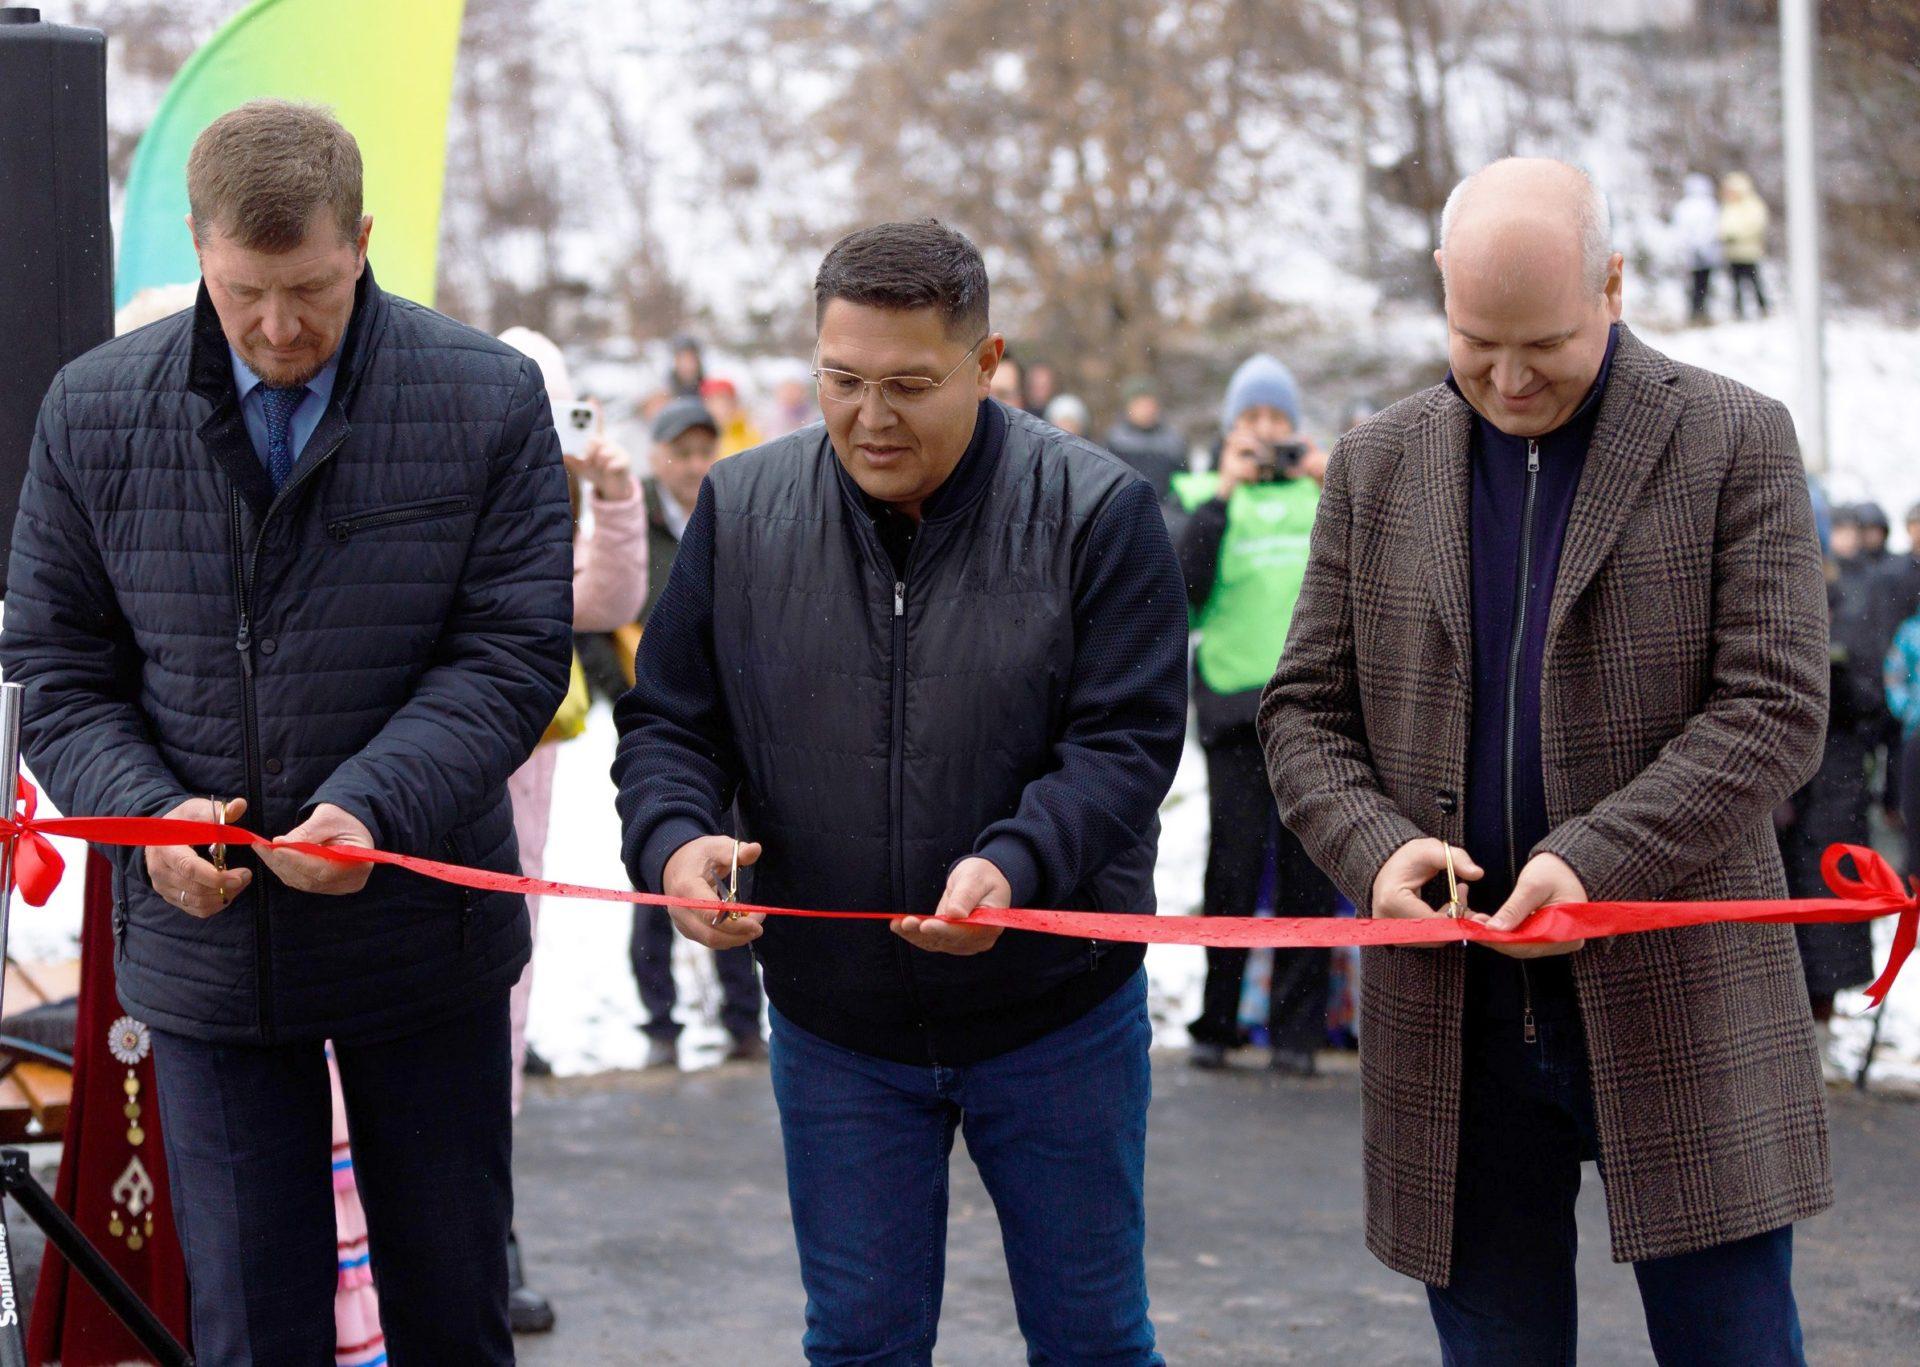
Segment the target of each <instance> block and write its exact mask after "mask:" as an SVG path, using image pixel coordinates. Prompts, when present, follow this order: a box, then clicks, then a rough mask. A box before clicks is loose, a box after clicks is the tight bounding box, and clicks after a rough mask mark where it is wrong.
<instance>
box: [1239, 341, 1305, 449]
mask: <svg viewBox="0 0 1920 1367" xmlns="http://www.w3.org/2000/svg"><path fill="white" fill-rule="evenodd" d="M1261 407H1265V408H1277V409H1279V410H1280V411H1281V412H1282V413H1285V414H1286V415H1287V417H1288V418H1289V419H1291V420H1292V422H1293V425H1294V426H1295V427H1298V426H1299V425H1300V386H1299V385H1298V384H1296V383H1294V379H1293V372H1292V371H1291V370H1288V369H1287V368H1286V367H1285V366H1284V365H1282V364H1280V362H1279V361H1277V360H1275V359H1274V358H1273V357H1271V356H1269V355H1267V354H1266V353H1265V352H1261V353H1260V354H1259V355H1257V356H1249V357H1247V359H1246V360H1244V361H1242V362H1241V363H1240V368H1239V369H1238V370H1236V371H1234V372H1233V378H1232V379H1231V380H1229V381H1227V398H1226V402H1224V403H1222V404H1221V405H1220V428H1221V430H1222V431H1225V430H1227V429H1229V428H1231V427H1232V426H1233V425H1234V423H1235V422H1237V421H1239V419H1240V415H1241V414H1242V413H1244V412H1246V411H1247V410H1248V409H1249V408H1261Z"/></svg>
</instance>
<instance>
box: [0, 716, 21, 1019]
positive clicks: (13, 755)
mask: <svg viewBox="0 0 1920 1367" xmlns="http://www.w3.org/2000/svg"><path fill="white" fill-rule="evenodd" d="M25 699H26V689H24V688H22V687H21V686H20V685H19V684H15V683H0V784H4V785H5V787H6V796H5V799H4V801H5V804H6V806H5V811H6V813H7V815H8V816H9V817H11V816H13V814H14V812H15V811H16V810H18V802H17V795H18V793H19V791H20V716H21V708H22V706H23V705H24V702H25ZM16 843H17V840H15V839H7V840H0V958H4V956H5V954H6V951H7V929H8V920H9V918H10V917H11V915H12V913H13V858H14V846H15V844H16ZM5 998H6V974H4V973H0V1011H4V1009H5Z"/></svg>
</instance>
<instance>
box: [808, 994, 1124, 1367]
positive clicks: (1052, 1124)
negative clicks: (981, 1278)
mask: <svg viewBox="0 0 1920 1367" xmlns="http://www.w3.org/2000/svg"><path fill="white" fill-rule="evenodd" d="M1152 1037H1153V1030H1152V1027H1151V1026H1150V1025H1149V1024H1148V1021H1147V984H1146V974H1145V972H1141V973H1138V974H1136V975H1135V976H1134V977H1132V978H1131V979H1129V980H1128V981H1127V983H1126V984H1125V985H1124V986H1123V987H1121V988H1120V989H1119V990H1118V991H1116V992H1114V993H1113V995H1112V996H1110V997H1108V998H1107V999H1106V1000H1105V1001H1104V1002H1102V1003H1101V1004H1100V1005H1098V1006H1096V1007H1094V1009H1093V1010H1091V1011H1089V1012H1088V1013H1087V1014H1086V1015H1084V1016H1082V1017H1081V1018H1080V1019H1079V1020H1076V1021H1074V1022H1073V1023H1072V1024H1071V1025H1067V1026H1063V1027H1061V1028H1060V1029H1058V1030H1056V1031H1054V1032H1053V1033H1052V1034H1050V1035H1044V1036H1042V1037H1041V1038H1040V1039H1038V1040H1035V1041H1034V1042H1033V1043H1032V1044H1028V1045H1025V1046H1023V1047H1021V1048H1019V1049H1015V1050H1013V1051H1011V1052H1010V1053H1006V1054H1001V1055H1000V1056H998V1057H997V1058H991V1059H988V1060H986V1061H985V1062H983V1063H974V1064H968V1065H966V1066H964V1067H957V1068H945V1067H939V1066H934V1065H925V1066H915V1065H910V1064H904V1063H893V1062H889V1061H887V1060H885V1059H878V1058H874V1057H873V1056H872V1055H869V1054H862V1053H857V1052H855V1051H853V1050H851V1049H843V1048H840V1047H839V1046H838V1045H833V1044H829V1043H827V1042H826V1041H825V1040H823V1039H820V1038H819V1037H818V1036H816V1035H811V1034H809V1033H807V1032H806V1031H805V1030H802V1029H800V1028H799V1027H797V1026H795V1025H794V1024H793V1023H792V1022H790V1021H788V1020H787V1019H786V1018H785V1017H784V1016H782V1015H781V1014H780V1013H779V1011H778V1010H777V1009H776V1010H775V1011H774V1012H773V1095H774V1100H775V1101H776V1102H778V1103H779V1107H780V1133H781V1137H782V1139H783V1140H784V1142H785V1145H786V1154H787V1195H788V1199H789V1201H790V1203H791V1205H792V1210H793V1232H794V1240H795V1242H796V1243H797V1244H798V1246H799V1250H800V1279H801V1281H802V1283H803V1284H804V1285H805V1287H806V1292H807V1331H806V1337H805V1339H804V1341H803V1346H804V1348H805V1350H806V1355H807V1361H808V1362H810V1363H812V1364H815V1367H823V1365H824V1364H839V1363H856V1362H857V1363H862V1364H870V1365H871V1367H906V1365H907V1364H922V1365H924V1364H927V1363H930V1362H932V1360H933V1342H934V1335H935V1332H936V1330H937V1329H938V1326H939V1322H940V1296H941V1289H942V1284H943V1283H944V1281H945V1279H946V1249H947V1163H948V1158H949V1155H950V1154H951V1153H952V1151H953V1135H954V1131H955V1129H956V1128H958V1129H962V1130H964V1131H965V1134H966V1139H967V1152H968V1153H969V1154H970V1155H972V1157H973V1161H974V1164H975V1166H977V1167H978V1168H979V1170H980V1177H981V1180H982V1181H983V1182H984V1183H985V1184H986V1188H987V1193H988V1195H989V1196H991V1197H992V1198H993V1205H994V1210H995V1211H996V1212H997V1213H998V1215H999V1217H1000V1235H1001V1239H1002V1241H1003V1242H1004V1244H1005V1246H1006V1255H1007V1273H1008V1275H1009V1277H1010V1278H1011V1280H1012V1283H1013V1303H1014V1310H1015V1313H1016V1314H1017V1316H1018V1317H1019V1321H1020V1332H1021V1333H1022V1334H1024V1335H1025V1336H1026V1341H1027V1360H1028V1361H1029V1362H1031V1363H1076V1364H1081V1363H1084V1364H1094V1363H1100V1364H1110V1365H1111V1367H1149V1365H1151V1367H1159V1364H1161V1363H1162V1359H1161V1357H1160V1355H1159V1354H1158V1353H1157V1352H1155V1351H1154V1346H1153V1342H1154V1339H1153V1325H1152V1324H1151V1323H1150V1322H1149V1321H1148V1319H1147V1280H1146V1257H1145V1252H1146V1250H1145V1245H1146V1207H1145V1200H1144V1195H1143V1185H1144V1170H1145V1166H1146V1140H1147V1101H1148V1098H1149V1095H1150V1094H1151V1091H1152V1084H1151V1079H1150V1076H1149V1073H1148V1068H1147V1046H1148V1045H1149V1044H1150V1043H1151V1041H1152Z"/></svg>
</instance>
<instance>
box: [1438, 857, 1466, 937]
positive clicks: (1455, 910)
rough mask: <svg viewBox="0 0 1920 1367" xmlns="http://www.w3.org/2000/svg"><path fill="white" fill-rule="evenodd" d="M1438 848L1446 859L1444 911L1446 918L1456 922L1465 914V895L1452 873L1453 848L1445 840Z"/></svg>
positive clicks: (1457, 879)
mask: <svg viewBox="0 0 1920 1367" xmlns="http://www.w3.org/2000/svg"><path fill="white" fill-rule="evenodd" d="M1440 848H1441V850H1442V851H1443V852H1444V853H1445V854H1446V857H1447V905H1446V907H1445V911H1446V913H1447V915H1448V916H1451V917H1452V918H1453V919H1454V920H1456V921H1458V920H1459V919H1460V918H1461V917H1463V916H1465V915H1466V914H1467V899H1466V896H1465V894H1463V893H1462V892H1461V890H1460V880H1459V878H1458V877H1456V876H1455V874H1454V871H1453V846H1452V845H1450V844H1449V843H1447V842H1446V841H1445V840H1442V841H1441V842H1440Z"/></svg>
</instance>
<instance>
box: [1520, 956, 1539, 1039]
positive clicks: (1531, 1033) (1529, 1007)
mask: <svg viewBox="0 0 1920 1367" xmlns="http://www.w3.org/2000/svg"><path fill="white" fill-rule="evenodd" d="M1520 996H1521V1000H1522V1006H1521V1011H1520V1039H1521V1041H1522V1042H1523V1043H1525V1044H1534V1043H1537V1042H1538V1041H1539V1038H1540V1032H1539V1031H1537V1030H1535V1029H1534V1027H1533V974H1531V973H1529V972H1528V971H1527V966H1526V965H1525V964H1521V965H1520Z"/></svg>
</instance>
